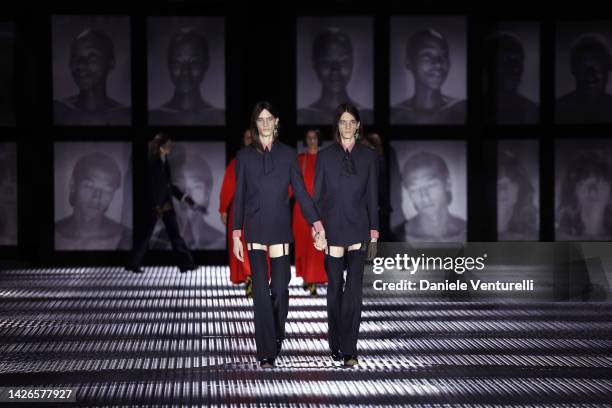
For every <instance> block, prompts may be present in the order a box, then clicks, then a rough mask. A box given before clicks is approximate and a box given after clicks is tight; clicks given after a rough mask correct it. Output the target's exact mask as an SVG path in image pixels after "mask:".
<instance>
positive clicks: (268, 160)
mask: <svg viewBox="0 0 612 408" xmlns="http://www.w3.org/2000/svg"><path fill="white" fill-rule="evenodd" d="M263 165H264V174H270V173H272V170H274V162H273V161H272V154H271V153H270V150H268V148H267V147H266V148H264V155H263Z"/></svg>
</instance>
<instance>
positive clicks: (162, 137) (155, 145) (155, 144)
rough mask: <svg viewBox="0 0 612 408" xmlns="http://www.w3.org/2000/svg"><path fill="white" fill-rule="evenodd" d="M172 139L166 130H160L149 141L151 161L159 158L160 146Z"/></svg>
mask: <svg viewBox="0 0 612 408" xmlns="http://www.w3.org/2000/svg"><path fill="white" fill-rule="evenodd" d="M169 141H170V136H169V135H168V134H167V133H166V132H159V133H158V134H156V135H155V137H154V138H153V139H152V140H151V141H150V142H149V161H153V160H156V159H159V148H160V147H162V146H163V145H165V144H166V143H168V142H169Z"/></svg>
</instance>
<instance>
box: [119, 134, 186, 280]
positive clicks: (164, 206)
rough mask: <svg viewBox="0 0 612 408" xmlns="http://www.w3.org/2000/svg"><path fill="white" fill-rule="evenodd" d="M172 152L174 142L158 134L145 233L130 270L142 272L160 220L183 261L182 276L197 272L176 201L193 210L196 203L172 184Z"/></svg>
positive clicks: (147, 189) (150, 168)
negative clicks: (177, 216)
mask: <svg viewBox="0 0 612 408" xmlns="http://www.w3.org/2000/svg"><path fill="white" fill-rule="evenodd" d="M171 150H172V141H171V140H170V138H169V137H168V135H167V134H165V133H159V134H157V135H156V136H155V138H153V140H152V141H151V143H150V145H149V161H148V163H147V172H146V179H145V204H144V206H145V207H144V209H143V212H142V216H143V230H142V231H141V234H140V235H139V236H137V238H136V242H135V243H134V249H133V251H132V254H131V256H130V260H129V263H128V265H127V267H126V269H128V270H130V271H133V272H142V269H141V265H142V260H143V258H144V255H145V253H146V251H147V246H148V245H149V240H150V239H151V235H152V234H153V230H154V228H155V224H157V220H158V219H159V218H161V219H162V220H163V222H164V225H165V227H166V231H167V232H168V237H169V238H170V243H171V244H172V249H173V250H174V251H175V252H176V254H177V256H178V258H179V259H178V266H179V269H180V270H181V272H185V271H188V270H193V269H195V268H196V266H195V262H194V260H193V257H192V255H191V253H190V252H189V249H187V245H186V244H185V241H184V240H183V238H182V237H181V235H180V233H179V227H178V224H177V222H176V213H175V212H174V207H173V205H172V197H175V198H176V199H177V200H179V201H185V202H186V203H187V204H189V205H191V206H193V205H194V201H193V199H192V198H191V197H189V196H188V195H186V194H184V193H183V192H182V191H181V190H180V189H179V188H178V187H177V186H176V185H175V184H174V183H173V182H172V175H171V173H170V165H169V164H168V160H167V156H168V155H169V154H170V151H171Z"/></svg>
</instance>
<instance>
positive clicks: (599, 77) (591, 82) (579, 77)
mask: <svg viewBox="0 0 612 408" xmlns="http://www.w3.org/2000/svg"><path fill="white" fill-rule="evenodd" d="M572 73H573V75H574V78H575V79H576V90H577V91H578V92H579V93H581V94H583V95H586V96H590V97H595V96H599V95H603V94H604V93H605V91H606V86H607V85H608V77H609V75H610V66H609V65H608V63H607V59H606V56H605V55H603V54H602V53H601V52H597V51H586V52H583V53H582V54H581V57H580V58H579V59H578V61H577V62H576V64H574V67H573V69H572Z"/></svg>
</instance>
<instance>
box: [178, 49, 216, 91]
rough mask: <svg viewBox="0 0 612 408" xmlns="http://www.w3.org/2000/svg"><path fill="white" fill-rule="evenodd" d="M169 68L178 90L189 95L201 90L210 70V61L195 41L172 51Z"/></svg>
mask: <svg viewBox="0 0 612 408" xmlns="http://www.w3.org/2000/svg"><path fill="white" fill-rule="evenodd" d="M168 68H169V69H170V77H171V78H172V82H173V83H174V86H175V87H176V90H177V91H179V92H181V93H188V92H192V91H194V90H197V89H199V88H200V84H201V83H202V80H204V74H206V70H207V69H208V59H207V57H206V55H205V54H204V52H203V50H202V49H201V47H198V45H197V44H196V43H195V42H194V41H184V42H181V43H178V44H176V45H175V46H174V47H172V49H171V50H170V53H169V56H168Z"/></svg>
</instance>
